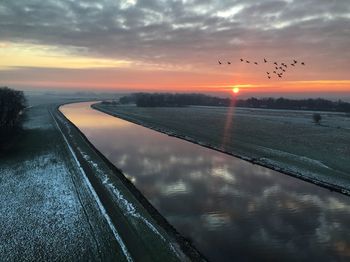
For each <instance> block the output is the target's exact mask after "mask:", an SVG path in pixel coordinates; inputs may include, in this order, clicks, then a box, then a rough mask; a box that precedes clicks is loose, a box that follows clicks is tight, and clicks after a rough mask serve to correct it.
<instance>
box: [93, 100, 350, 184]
mask: <svg viewBox="0 0 350 262" xmlns="http://www.w3.org/2000/svg"><path fill="white" fill-rule="evenodd" d="M99 106H100V107H103V108H104V109H106V110H109V112H111V113H114V114H116V115H118V116H120V117H122V118H125V119H127V120H130V121H133V122H136V123H139V124H142V125H145V126H148V127H152V128H155V129H157V130H160V131H164V132H166V133H168V134H176V135H178V136H180V137H184V138H185V139H188V140H190V141H195V142H198V143H199V144H205V145H209V146H212V147H214V148H218V149H221V150H224V151H227V152H231V153H233V154H235V155H239V156H243V157H245V158H246V159H247V160H251V161H253V162H257V163H261V164H266V165H269V166H274V167H277V168H280V169H281V170H284V171H287V172H291V173H296V174H301V175H303V176H307V177H310V178H317V179H320V180H322V181H326V182H327V183H332V184H337V185H341V186H347V187H349V185H350V182H349V181H350V161H349V155H350V146H349V141H350V118H349V117H346V116H345V114H342V113H330V112H329V113H327V112H321V115H322V121H321V125H316V124H314V123H313V120H312V114H313V113H314V112H308V111H290V110H261V109H246V108H236V109H234V110H232V111H231V109H228V108H220V107H186V108H139V107H134V106H118V107H113V106H105V105H99ZM349 188H350V187H349Z"/></svg>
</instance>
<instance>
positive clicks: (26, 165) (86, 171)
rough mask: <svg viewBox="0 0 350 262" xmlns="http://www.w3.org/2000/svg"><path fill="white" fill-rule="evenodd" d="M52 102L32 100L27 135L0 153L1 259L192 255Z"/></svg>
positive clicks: (124, 258)
mask: <svg viewBox="0 0 350 262" xmlns="http://www.w3.org/2000/svg"><path fill="white" fill-rule="evenodd" d="M45 101H46V102H48V103H46V102H45ZM53 101H54V100H52V101H51V100H45V99H43V100H41V101H40V99H39V100H36V102H35V103H33V104H31V107H29V108H28V109H27V110H26V117H27V118H26V122H25V124H24V130H23V132H22V134H21V135H19V136H18V137H16V139H15V140H16V141H15V142H14V143H13V146H12V148H11V149H9V150H7V151H6V152H2V153H1V155H0V159H1V161H0V190H1V192H2V193H1V195H0V203H1V205H0V214H1V217H0V230H1V234H0V260H1V261H18V260H30V261H38V260H40V261H47V260H59V261H62V260H64V261H87V260H92V261H101V260H102V261H111V260H113V261H130V259H136V260H137V259H140V258H143V259H145V260H147V261H164V260H167V261H178V260H179V259H180V258H181V260H183V259H185V260H186V257H185V255H184V254H183V253H182V251H181V249H180V247H179V245H181V244H179V243H178V242H177V241H176V239H175V238H176V237H175V236H174V234H176V232H175V233H174V232H172V233H169V234H168V233H167V232H168V231H166V230H165V229H164V228H163V227H162V226H160V225H159V224H160V223H159V222H158V221H156V220H155V219H154V218H153V217H154V216H152V215H151V214H150V213H149V212H148V210H146V208H145V207H144V205H143V204H141V202H139V198H138V197H137V194H135V193H133V192H131V191H130V190H129V189H128V188H127V186H125V181H123V180H122V177H123V175H122V174H121V173H120V172H118V170H116V169H113V168H112V167H111V166H109V163H107V162H106V161H105V160H104V159H103V158H102V157H101V156H100V155H99V154H98V153H97V152H96V151H95V149H94V148H92V147H91V146H90V144H89V143H88V142H87V141H85V139H84V138H83V137H82V136H81V134H80V132H79V131H78V130H77V129H76V128H75V127H74V126H73V125H71V124H70V123H69V122H68V121H67V120H66V119H65V118H64V117H63V115H62V114H60V113H59V112H58V111H57V110H56V105H57V103H52V102H53ZM57 101H59V103H62V102H63V101H64V100H63V99H57V100H56V102H57ZM118 177H119V178H118ZM150 209H151V208H150ZM164 227H166V226H164ZM179 238H180V236H179ZM184 243H185V242H184ZM194 252H196V251H194Z"/></svg>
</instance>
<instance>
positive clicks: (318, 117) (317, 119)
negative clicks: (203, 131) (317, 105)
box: [312, 113, 322, 125]
mask: <svg viewBox="0 0 350 262" xmlns="http://www.w3.org/2000/svg"><path fill="white" fill-rule="evenodd" d="M312 119H313V120H314V122H315V123H316V124H318V125H319V124H320V123H321V120H322V116H321V115H320V114H319V113H314V114H313V115H312Z"/></svg>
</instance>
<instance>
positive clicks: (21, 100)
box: [0, 87, 26, 142]
mask: <svg viewBox="0 0 350 262" xmlns="http://www.w3.org/2000/svg"><path fill="white" fill-rule="evenodd" d="M25 107H26V99H25V97H24V94H23V92H22V91H16V90H13V89H10V88H7V87H0V136H1V137H0V142H1V140H2V141H3V140H5V138H6V137H7V136H8V135H10V134H12V133H13V131H15V130H16V129H18V128H20V127H21V125H22V121H21V120H22V119H23V117H22V112H23V109H24V108H25Z"/></svg>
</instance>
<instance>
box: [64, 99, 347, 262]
mask: <svg viewBox="0 0 350 262" xmlns="http://www.w3.org/2000/svg"><path fill="white" fill-rule="evenodd" d="M90 104H91V103H78V104H71V105H65V106H63V107H61V111H62V112H63V113H64V114H65V115H66V116H67V117H68V118H69V119H70V120H71V121H72V122H74V124H76V125H77V126H78V127H79V128H80V130H81V131H82V132H83V133H84V134H85V135H86V136H87V137H88V139H89V140H90V141H91V142H92V143H93V144H94V145H95V146H96V147H97V148H98V149H99V150H100V151H101V152H102V153H103V154H104V155H105V156H106V157H107V158H108V159H109V160H110V161H111V162H112V163H114V164H115V165H116V166H117V167H119V168H121V169H122V170H123V172H124V173H125V174H126V175H127V176H128V177H129V179H130V180H131V181H133V183H134V184H135V185H136V186H137V187H138V188H139V189H140V190H141V191H142V192H143V193H144V195H145V196H146V197H147V198H148V199H149V201H150V202H151V203H152V204H153V205H154V206H155V207H156V208H157V209H158V210H159V211H160V212H161V213H162V214H163V215H164V216H165V217H166V218H167V220H168V221H169V222H170V223H171V224H172V225H174V226H175V227H176V228H177V230H178V231H180V232H181V233H182V234H183V235H185V236H186V237H188V238H189V239H191V240H192V241H193V243H194V245H195V246H196V247H197V248H198V249H199V250H200V251H201V252H202V253H203V254H204V255H205V256H207V258H208V259H209V260H212V261H233V260H236V261H252V260H258V261H264V260H265V261H272V260H274V261H301V260H304V261H306V260H308V261H309V260H314V261H342V260H344V261H345V260H349V259H350V198H349V197H346V196H343V195H340V194H338V193H335V192H330V191H329V190H326V189H323V188H320V187H317V186H315V185H312V184H309V183H306V182H303V181H300V180H298V179H294V178H292V177H289V176H286V175H283V174H280V173H278V172H275V171H272V170H269V169H266V168H263V167H259V166H256V165H252V164H250V163H248V162H245V161H242V160H239V159H236V158H234V157H231V156H228V155H225V154H222V153H219V152H216V151H213V150H210V149H206V148H203V147H200V146H198V145H194V144H192V143H189V142H186V141H183V140H180V139H177V138H174V137H169V136H167V135H164V134H161V133H158V132H155V131H153V130H150V129H147V128H144V127H141V126H138V125H135V124H132V123H130V122H127V121H124V120H121V119H118V118H115V117H112V116H109V115H106V114H103V113H101V112H98V111H96V110H93V109H91V108H90Z"/></svg>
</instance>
